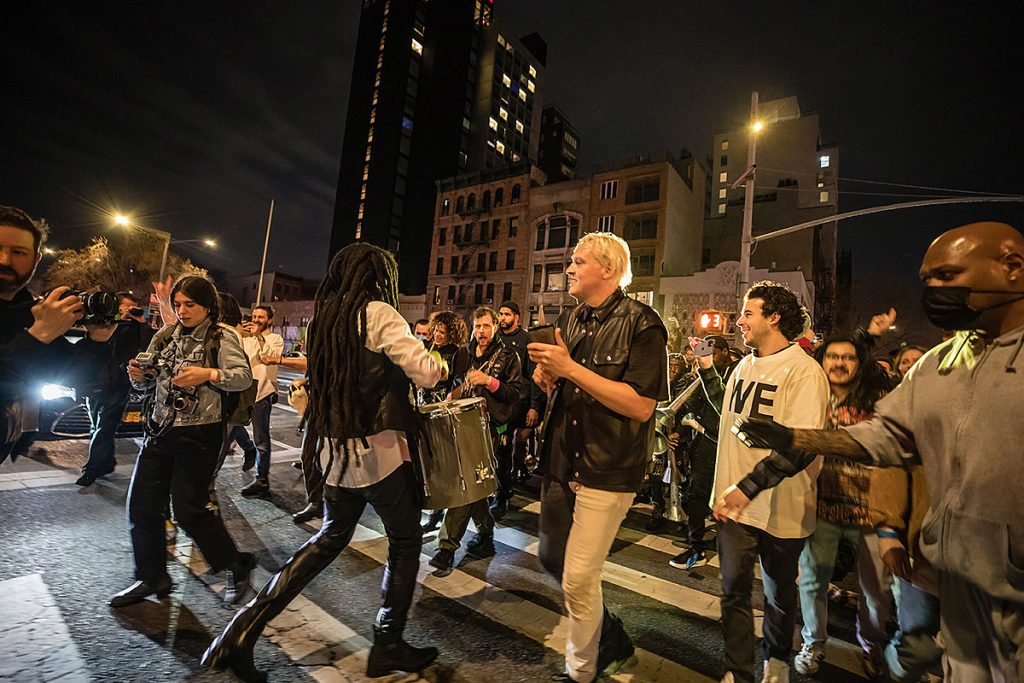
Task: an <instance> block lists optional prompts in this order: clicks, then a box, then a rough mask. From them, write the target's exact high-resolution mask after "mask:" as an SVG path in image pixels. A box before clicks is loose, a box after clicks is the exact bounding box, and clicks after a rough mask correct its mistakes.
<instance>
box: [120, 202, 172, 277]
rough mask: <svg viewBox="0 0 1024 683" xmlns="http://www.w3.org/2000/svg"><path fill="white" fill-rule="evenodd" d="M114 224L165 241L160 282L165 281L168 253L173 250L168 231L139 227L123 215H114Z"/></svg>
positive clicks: (161, 259)
mask: <svg viewBox="0 0 1024 683" xmlns="http://www.w3.org/2000/svg"><path fill="white" fill-rule="evenodd" d="M114 223H116V224H117V225H120V226H122V227H126V228H135V229H136V230H140V231H142V232H148V233H150V234H151V235H156V237H157V238H158V239H161V240H163V243H164V249H163V254H162V255H161V257H160V277H159V281H160V282H163V281H164V271H166V270H167V252H168V250H169V249H170V248H171V233H169V232H167V231H166V230H157V229H156V228H150V227H148V226H145V225H139V224H138V223H136V222H135V221H133V220H132V219H131V217H130V216H126V215H124V214H123V213H116V214H114Z"/></svg>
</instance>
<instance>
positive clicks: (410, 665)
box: [366, 629, 438, 678]
mask: <svg viewBox="0 0 1024 683" xmlns="http://www.w3.org/2000/svg"><path fill="white" fill-rule="evenodd" d="M437 654H438V652H437V648H436V647H414V646H412V645H410V644H409V643H407V642H405V641H404V640H403V639H402V636H401V634H397V635H393V634H386V633H381V632H380V631H378V630H377V629H374V638H373V647H372V648H370V655H369V657H367V658H366V675H367V676H368V677H369V678H378V677H380V676H387V675H389V674H391V673H393V672H395V671H404V672H407V673H413V672H416V671H422V670H423V669H426V668H427V667H428V666H430V665H431V664H433V663H434V660H435V659H437Z"/></svg>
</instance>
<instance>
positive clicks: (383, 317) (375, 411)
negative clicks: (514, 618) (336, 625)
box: [203, 243, 447, 681]
mask: <svg viewBox="0 0 1024 683" xmlns="http://www.w3.org/2000/svg"><path fill="white" fill-rule="evenodd" d="M397 305H398V273H397V266H396V264H395V259H394V257H392V256H391V255H390V254H389V253H388V252H386V251H384V250H382V249H379V248H378V247H375V246H372V245H369V244H366V243H356V244H352V245H349V246H348V247H345V248H344V249H342V250H341V251H340V252H338V254H337V255H335V257H334V260H333V261H331V265H330V267H329V268H328V271H327V277H326V278H325V279H324V281H323V284H321V285H320V289H319V290H318V291H317V293H316V303H315V311H316V313H315V315H314V316H313V320H312V321H311V324H310V329H309V336H308V339H309V380H310V381H309V388H310V395H309V407H308V414H309V428H310V429H311V430H312V431H313V432H314V433H315V434H324V435H328V436H329V438H328V439H325V441H326V442H327V444H326V445H327V448H325V449H324V450H323V451H322V452H321V461H322V463H323V469H324V475H325V479H326V484H325V486H324V508H325V514H324V522H323V527H322V528H321V530H320V532H319V533H318V534H316V535H315V536H313V538H311V539H310V540H309V541H308V542H307V543H306V544H305V545H303V546H302V547H301V548H299V550H298V551H296V553H295V554H294V555H293V556H292V557H291V559H290V560H288V562H286V563H285V565H284V567H282V568H281V571H279V572H278V573H277V574H276V575H275V576H274V577H273V578H272V579H271V580H270V581H269V582H268V583H267V585H265V586H264V587H263V589H262V590H261V591H260V592H259V594H258V595H257V596H256V597H255V598H254V599H253V600H252V601H251V602H249V604H247V605H246V606H245V607H244V608H242V610H241V611H239V612H238V614H236V615H235V617H234V619H232V620H231V623H230V624H228V626H227V628H226V629H225V630H224V633H222V634H221V635H220V636H219V637H218V638H217V639H216V640H214V642H213V644H212V645H210V647H209V649H208V650H207V651H206V653H205V654H204V655H203V664H204V665H205V666H208V667H213V668H218V669H231V670H232V671H233V672H234V673H235V675H236V676H238V677H240V678H242V679H243V680H246V681H262V680H265V679H266V674H265V673H263V672H260V671H258V670H257V669H256V667H255V665H254V664H253V647H254V646H255V645H256V641H257V640H258V639H259V636H260V633H262V631H263V627H264V626H265V625H266V624H267V622H268V621H270V620H271V619H273V618H274V617H275V616H276V615H277V614H279V613H280V612H281V611H282V610H283V609H284V608H285V607H286V606H287V605H288V603H290V602H291V601H292V600H293V599H294V598H295V596H297V595H298V594H299V593H300V592H301V591H302V589H303V588H305V587H306V584H308V583H309V582H310V581H311V580H312V579H313V578H314V577H316V576H317V575H318V574H319V573H320V572H321V571H323V570H324V568H326V567H327V565H329V564H330V563H331V562H332V561H333V560H334V558H336V557H337V556H338V554H339V553H341V551H342V550H343V549H344V548H345V546H347V545H348V543H349V541H350V540H351V539H352V534H353V533H354V532H355V528H356V525H357V523H358V522H359V518H360V516H361V515H362V513H363V509H364V508H365V507H366V504H367V503H369V504H370V505H372V506H373V508H374V510H375V511H376V512H377V514H378V515H379V516H380V518H381V520H382V521H383V522H384V527H385V529H386V530H387V537H388V562H387V565H386V566H385V570H384V582H383V585H382V593H383V601H384V604H383V606H382V607H381V609H380V611H379V612H378V613H377V618H376V621H375V623H374V627H373V631H374V643H373V649H371V650H370V655H369V660H368V662H367V667H366V674H367V676H370V677H377V676H383V675H386V674H389V673H391V672H392V671H420V670H422V669H424V668H426V667H427V666H429V665H430V664H431V662H433V661H434V659H435V658H436V657H437V648H434V647H424V648H419V647H413V646H412V645H409V644H408V643H406V642H405V641H404V640H403V639H402V632H403V630H404V628H405V622H406V615H407V614H408V611H409V607H410V605H411V604H412V596H413V589H414V588H415V587H416V574H417V571H418V569H419V555H420V545H421V540H420V536H421V532H420V525H419V517H420V501H421V497H422V495H421V491H422V489H421V487H420V485H419V483H418V482H417V480H416V476H415V474H414V472H413V466H412V462H411V459H410V455H409V446H408V443H407V441H406V434H407V433H410V432H415V431H416V415H415V408H414V406H413V403H412V401H411V399H410V386H409V385H410V380H412V381H413V382H415V383H416V384H417V385H419V386H421V387H431V386H434V385H435V384H437V382H438V381H440V380H441V379H443V378H444V377H445V375H446V372H447V368H446V367H445V366H444V364H443V363H442V362H441V361H440V359H439V357H438V356H437V354H431V353H430V352H428V351H427V349H426V348H425V347H424V346H423V343H422V342H421V341H420V340H418V339H416V337H414V336H413V335H412V333H411V332H410V331H409V326H408V324H407V323H406V322H405V320H404V319H403V318H402V316H401V314H399V312H398V311H397V310H396V307H397ZM396 370H398V372H396Z"/></svg>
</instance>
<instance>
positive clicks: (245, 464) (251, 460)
mask: <svg viewBox="0 0 1024 683" xmlns="http://www.w3.org/2000/svg"><path fill="white" fill-rule="evenodd" d="M255 465H256V449H255V448H250V449H249V450H247V451H246V452H245V455H244V456H242V471H243V472H248V471H249V470H251V469H252V468H253V467H254V466H255Z"/></svg>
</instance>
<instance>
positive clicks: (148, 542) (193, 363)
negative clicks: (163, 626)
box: [110, 276, 256, 607]
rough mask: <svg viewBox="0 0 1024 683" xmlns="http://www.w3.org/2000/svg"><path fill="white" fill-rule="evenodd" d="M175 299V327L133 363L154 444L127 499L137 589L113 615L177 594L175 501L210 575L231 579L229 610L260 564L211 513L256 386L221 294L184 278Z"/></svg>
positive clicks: (126, 593) (119, 601) (118, 598)
mask: <svg viewBox="0 0 1024 683" xmlns="http://www.w3.org/2000/svg"><path fill="white" fill-rule="evenodd" d="M170 298H171V303H172V304H173V306H174V312H175V315H176V316H177V319H178V321H177V323H176V324H173V325H167V326H165V327H164V328H163V329H161V330H160V331H159V332H157V333H156V336H154V337H153V341H152V342H151V343H150V345H149V349H148V350H147V352H146V353H145V354H139V356H138V357H137V358H136V359H134V360H132V361H130V362H129V363H128V375H129V377H130V378H131V380H132V384H133V385H134V386H135V388H136V389H139V390H143V389H145V390H147V391H149V392H152V393H151V394H150V396H149V399H148V400H147V406H149V407H150V409H149V410H148V411H147V420H148V429H147V431H148V433H149V436H148V438H147V439H146V444H145V446H143V448H142V451H141V452H140V453H139V458H138V460H137V461H136V463H135V472H134V474H133V475H132V483H131V487H130V489H129V491H128V522H129V528H130V530H131V537H132V550H133V551H134V554H135V579H136V581H135V583H134V584H132V585H131V586H129V587H128V588H126V589H125V590H123V591H121V592H120V593H118V594H117V595H115V596H114V597H113V598H111V600H110V604H111V606H112V607H124V606H126V605H131V604H134V603H137V602H141V601H142V600H145V599H146V598H147V597H149V596H150V595H156V596H157V597H158V598H163V597H165V596H166V595H167V594H169V593H170V591H171V578H170V576H169V575H168V573H167V567H166V548H165V541H164V520H165V517H166V510H167V503H168V499H169V500H170V501H171V502H172V503H173V505H174V516H175V519H176V520H177V522H178V523H179V524H180V525H181V526H182V528H184V529H185V531H186V532H187V533H188V535H189V536H191V537H192V539H193V541H195V544H196V545H197V546H198V547H199V549H200V550H201V551H202V553H203V557H204V558H206V561H207V563H209V565H210V567H211V569H212V570H213V571H220V570H226V571H225V574H226V579H227V586H226V588H225V590H224V600H225V601H226V602H229V603H234V602H237V601H238V600H239V599H240V598H241V597H242V596H243V595H244V594H245V592H246V590H247V589H248V586H249V574H250V572H251V571H252V568H253V567H254V566H255V564H256V562H255V559H254V558H253V556H252V555H251V554H250V553H242V552H239V551H238V549H237V548H236V547H235V544H234V541H232V540H231V537H230V536H229V535H228V532H227V529H225V528H224V522H223V520H222V519H221V518H220V517H219V516H217V515H215V514H214V513H212V512H211V511H210V510H208V509H207V508H206V502H207V489H208V487H209V484H210V479H211V478H212V476H213V471H214V468H215V466H216V464H217V455H218V453H219V452H220V448H221V443H222V442H223V440H224V435H225V429H226V424H227V419H228V417H229V416H230V415H231V413H232V412H233V411H234V410H235V408H236V407H237V406H238V402H239V397H240V395H241V394H240V392H242V391H244V390H246V389H248V388H249V387H250V386H251V385H252V371H251V370H250V368H249V361H248V359H247V358H246V355H245V353H244V352H243V351H242V347H241V345H240V343H239V341H238V337H237V335H235V334H234V333H232V332H228V331H226V330H225V329H224V328H223V327H222V326H220V325H218V317H219V306H218V301H217V290H216V289H214V287H213V285H212V284H211V283H210V282H209V281H208V280H206V279H204V278H201V277H196V276H186V277H183V278H181V279H180V280H178V282H177V283H176V284H175V285H174V288H173V289H172V290H171V297H170Z"/></svg>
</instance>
